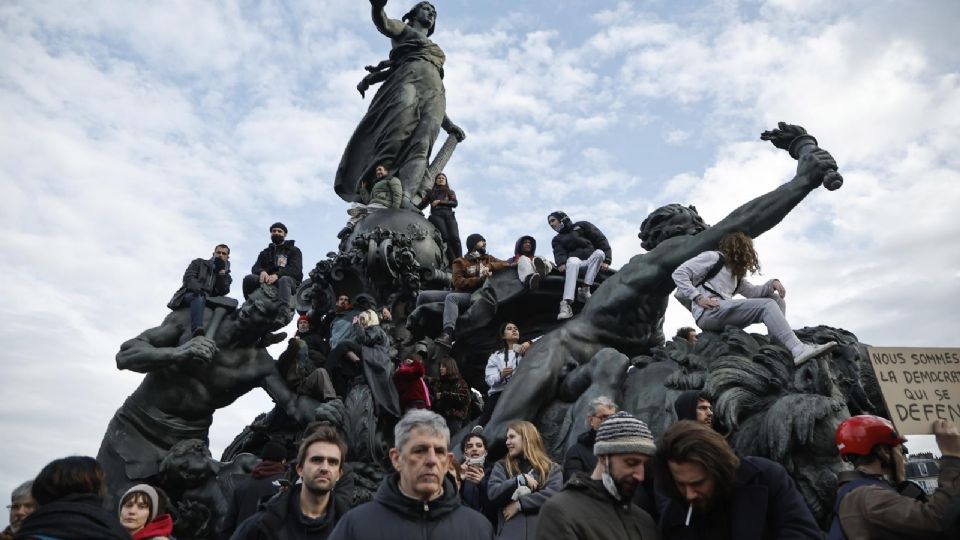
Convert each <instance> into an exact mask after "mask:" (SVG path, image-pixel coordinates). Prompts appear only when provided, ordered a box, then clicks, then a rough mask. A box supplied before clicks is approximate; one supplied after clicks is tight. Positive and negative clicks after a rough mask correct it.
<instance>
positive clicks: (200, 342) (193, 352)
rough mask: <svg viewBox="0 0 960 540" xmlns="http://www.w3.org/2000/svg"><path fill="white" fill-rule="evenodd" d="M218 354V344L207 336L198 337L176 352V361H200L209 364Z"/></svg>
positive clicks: (174, 354) (178, 348)
mask: <svg viewBox="0 0 960 540" xmlns="http://www.w3.org/2000/svg"><path fill="white" fill-rule="evenodd" d="M215 354H217V344H216V343H214V342H213V340H212V339H210V338H208V337H206V336H197V337H195V338H192V339H191V340H190V341H188V342H186V343H184V344H183V345H180V346H179V347H177V348H176V349H175V350H174V353H173V356H174V359H175V360H177V361H178V362H187V361H190V360H200V361H202V362H204V363H206V364H209V363H210V361H211V360H213V355H215Z"/></svg>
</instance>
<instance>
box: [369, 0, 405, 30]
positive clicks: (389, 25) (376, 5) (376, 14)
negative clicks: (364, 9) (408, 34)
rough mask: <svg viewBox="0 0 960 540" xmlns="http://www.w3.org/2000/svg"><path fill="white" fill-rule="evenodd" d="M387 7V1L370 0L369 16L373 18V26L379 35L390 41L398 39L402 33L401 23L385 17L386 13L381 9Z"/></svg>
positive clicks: (402, 25)
mask: <svg viewBox="0 0 960 540" xmlns="http://www.w3.org/2000/svg"><path fill="white" fill-rule="evenodd" d="M386 5H387V0H370V12H371V13H370V14H371V16H372V17H373V25H374V26H376V27H377V30H379V31H380V33H381V34H383V35H385V36H387V37H388V38H390V39H396V38H398V37H400V33H401V32H403V27H404V24H403V21H398V20H396V19H391V18H390V17H387V12H386V11H385V10H384V9H383V8H384V7H385V6H386Z"/></svg>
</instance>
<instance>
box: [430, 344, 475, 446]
mask: <svg viewBox="0 0 960 540" xmlns="http://www.w3.org/2000/svg"><path fill="white" fill-rule="evenodd" d="M439 371H440V376H439V377H436V378H433V377H431V378H428V379H427V387H429V388H430V393H431V401H432V403H433V405H432V406H431V409H433V411H434V412H436V413H437V414H439V415H440V416H442V417H443V419H444V420H446V421H447V427H448V428H450V433H457V432H458V431H460V429H461V428H463V423H464V421H465V420H466V418H467V412H468V411H469V410H470V399H471V397H472V396H471V394H470V386H469V385H468V384H467V381H465V380H464V379H463V376H461V375H460V368H459V367H458V366H457V361H456V360H454V359H453V358H451V357H449V356H445V357H443V358H441V359H440V366H439Z"/></svg>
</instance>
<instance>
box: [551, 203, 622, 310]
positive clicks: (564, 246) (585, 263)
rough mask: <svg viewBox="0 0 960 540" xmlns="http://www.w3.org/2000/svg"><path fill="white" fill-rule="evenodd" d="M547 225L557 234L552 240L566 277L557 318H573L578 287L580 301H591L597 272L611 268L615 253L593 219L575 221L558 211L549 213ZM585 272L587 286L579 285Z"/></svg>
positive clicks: (560, 266)
mask: <svg viewBox="0 0 960 540" xmlns="http://www.w3.org/2000/svg"><path fill="white" fill-rule="evenodd" d="M547 224H548V225H550V228H551V229H553V230H554V231H556V233H557V234H556V236H554V237H553V241H552V242H551V243H552V245H553V260H554V262H556V263H557V270H559V271H561V272H563V273H564V274H565V276H566V277H565V279H564V282H563V298H562V300H560V313H558V314H557V320H561V321H562V320H564V319H569V318H570V317H573V308H572V307H571V306H570V304H571V303H573V300H574V289H576V293H577V294H576V299H577V301H578V302H586V301H587V300H589V299H590V295H591V291H590V289H591V287H593V282H594V280H596V279H597V274H598V273H599V272H600V271H601V270H604V271H605V270H607V269H609V268H610V263H611V262H612V261H613V256H612V255H611V251H610V242H607V237H606V236H604V235H603V233H602V232H600V229H598V228H597V227H596V226H595V225H594V224H593V223H590V222H589V221H578V222H576V223H573V222H572V221H571V220H570V218H569V217H568V216H567V214H565V213H564V212H561V211H556V212H553V213H551V214H550V215H549V216H547ZM581 274H582V275H583V285H581V286H579V287H578V286H577V280H578V279H579V276H580V275H581Z"/></svg>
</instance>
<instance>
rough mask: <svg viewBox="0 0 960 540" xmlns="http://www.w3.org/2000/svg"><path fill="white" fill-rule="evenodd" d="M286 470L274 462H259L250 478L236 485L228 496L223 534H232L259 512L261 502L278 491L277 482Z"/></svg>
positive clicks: (280, 464)
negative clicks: (228, 506) (228, 505)
mask: <svg viewBox="0 0 960 540" xmlns="http://www.w3.org/2000/svg"><path fill="white" fill-rule="evenodd" d="M285 473H286V469H285V468H284V466H283V464H282V463H279V462H276V461H261V462H260V463H258V464H257V466H256V467H254V469H253V472H251V473H250V477H249V478H246V479H244V480H243V481H242V482H240V483H239V484H237V486H236V487H235V488H234V490H233V493H232V494H231V496H230V508H229V510H228V511H227V517H226V519H225V524H224V527H225V532H227V533H232V532H233V531H234V529H236V528H237V526H238V525H239V524H240V523H243V522H244V520H246V519H247V518H249V517H250V516H252V515H254V514H256V513H257V512H258V511H259V510H260V504H261V502H263V501H265V500H268V499H269V498H270V497H273V496H274V495H276V494H277V492H278V491H280V485H279V484H277V481H278V480H281V479H283V477H284V474H285Z"/></svg>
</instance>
